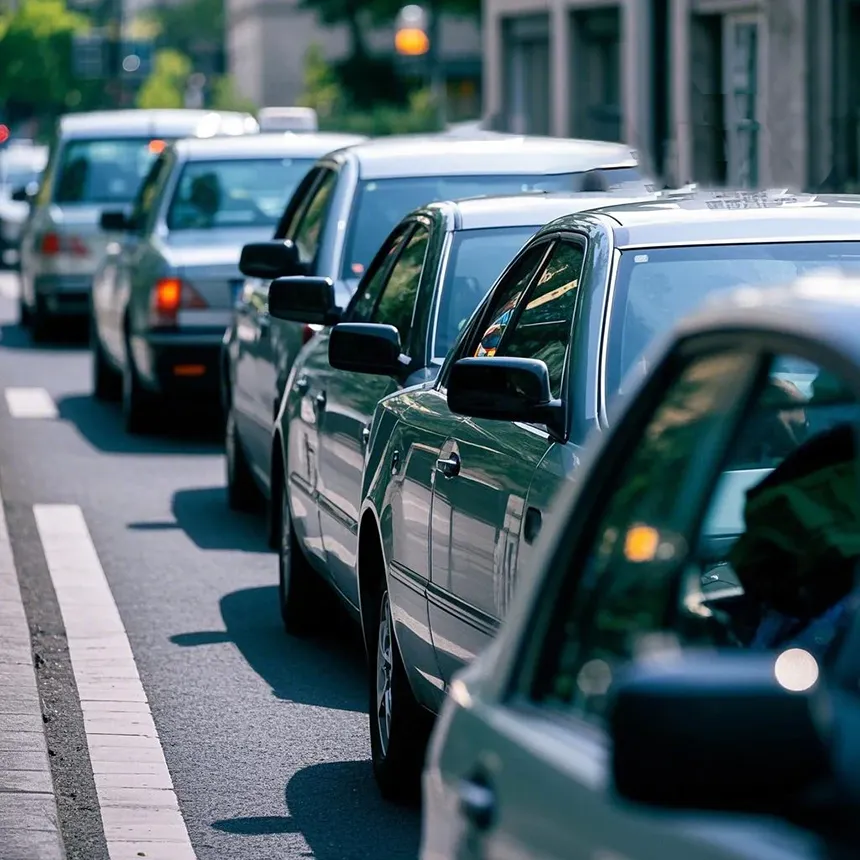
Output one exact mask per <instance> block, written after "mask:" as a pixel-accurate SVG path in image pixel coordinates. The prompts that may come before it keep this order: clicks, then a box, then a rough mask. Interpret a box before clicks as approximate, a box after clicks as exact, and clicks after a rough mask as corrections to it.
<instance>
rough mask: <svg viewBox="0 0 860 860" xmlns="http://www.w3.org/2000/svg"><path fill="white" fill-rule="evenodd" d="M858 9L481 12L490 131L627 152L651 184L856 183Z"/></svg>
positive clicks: (811, 1)
mask: <svg viewBox="0 0 860 860" xmlns="http://www.w3.org/2000/svg"><path fill="white" fill-rule="evenodd" d="M858 34H860V4H858V2H856V0H484V108H485V112H486V114H487V115H488V117H489V118H490V121H491V123H492V124H493V126H494V127H496V128H500V129H504V130H509V131H514V132H520V133H533V134H551V135H557V136H571V137H585V138H601V139H610V140H623V141H625V142H627V143H629V144H630V145H631V146H632V147H633V148H635V149H636V150H637V151H638V152H639V153H640V155H641V157H642V158H643V159H644V160H645V161H646V163H648V164H649V166H650V168H651V169H652V171H653V172H654V173H655V175H657V176H662V177H664V178H666V180H667V181H668V182H670V183H672V184H681V183H685V182H688V181H698V182H702V183H706V184H711V185H729V186H735V187H738V186H740V187H753V186H770V187H774V186H791V187H803V188H814V187H819V186H820V184H821V183H822V182H823V181H824V180H825V179H827V178H828V177H831V178H832V177H833V175H834V171H835V172H836V173H838V174H839V176H840V177H841V178H842V180H843V183H844V180H845V179H847V178H849V177H850V176H851V175H852V174H853V175H854V176H855V177H856V175H857V173H858V134H857V116H858V111H857V107H856V106H857V104H858V102H860V87H858V85H857V84H855V83H854V81H855V80H857V75H855V74H854V68H853V67H854V63H855V62H856V60H855V55H857V54H858V51H856V50H852V45H860V39H858Z"/></svg>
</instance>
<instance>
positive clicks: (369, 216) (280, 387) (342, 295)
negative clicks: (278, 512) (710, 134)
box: [222, 135, 650, 529]
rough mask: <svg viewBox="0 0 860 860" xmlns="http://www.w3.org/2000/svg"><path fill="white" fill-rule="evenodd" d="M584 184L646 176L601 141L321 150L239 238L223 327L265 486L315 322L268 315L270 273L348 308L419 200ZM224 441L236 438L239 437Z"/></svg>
mask: <svg viewBox="0 0 860 860" xmlns="http://www.w3.org/2000/svg"><path fill="white" fill-rule="evenodd" d="M583 185H588V186H589V189H588V190H591V191H594V190H597V189H596V188H595V187H594V186H598V187H599V189H602V190H609V189H610V188H611V187H616V188H618V189H620V190H621V191H623V192H624V193H626V194H627V195H628V196H636V195H644V194H647V193H648V191H649V188H650V186H649V184H648V181H647V179H646V178H645V177H643V175H642V174H641V172H640V170H639V166H638V164H637V162H636V159H635V158H634V157H633V155H632V154H631V152H630V150H629V148H627V147H625V146H623V145H621V144H615V143H595V142H594V141H579V140H561V139H555V138H529V137H514V136H510V137H506V138H504V139H492V140H491V139H486V140H466V139H455V138H444V137H442V136H439V135H428V136H420V135H407V136H403V137H388V138H379V139H376V140H370V141H367V142H365V143H361V144H357V145H355V146H350V147H347V148H344V149H342V150H340V151H338V152H332V153H330V154H328V155H327V156H325V157H324V158H322V159H320V160H319V162H318V163H317V164H316V165H315V166H314V169H313V170H312V171H311V172H310V173H309V174H308V175H307V176H306V177H305V179H304V181H303V182H302V183H301V185H300V186H299V188H298V189H297V190H296V193H295V194H294V195H293V197H292V198H291V200H290V202H289V204H288V205H287V207H286V209H285V211H284V215H283V217H282V218H281V221H280V223H279V224H278V228H277V230H276V232H275V236H274V238H273V239H272V240H271V241H269V242H264V243H258V244H252V245H248V246H246V247H245V249H244V250H243V252H242V261H241V263H240V268H241V270H242V272H243V273H244V274H245V275H246V276H248V281H247V282H246V285H245V289H244V291H243V293H242V298H241V301H240V302H239V304H238V305H237V308H236V313H235V316H234V319H233V323H232V325H231V326H230V327H229V328H228V330H227V332H226V334H225V337H224V356H223V358H224V369H223V373H222V378H223V379H224V380H225V382H226V387H225V391H224V394H225V397H226V398H227V402H226V403H225V411H226V412H227V414H228V415H229V414H232V416H233V420H234V424H233V425H231V428H229V429H230V432H234V431H235V432H236V433H237V434H238V437H237V438H239V439H240V440H241V442H240V444H241V445H242V450H244V451H245V452H246V454H247V457H248V466H249V468H250V469H251V470H252V471H253V472H254V474H256V475H257V476H258V477H259V480H260V481H261V485H262V487H263V489H264V492H265V494H266V495H267V496H268V483H269V478H270V475H271V458H272V451H273V448H272V433H273V430H274V424H275V416H276V415H277V413H278V409H279V407H280V404H281V400H282V398H283V395H284V391H285V390H286V383H287V377H288V375H289V373H290V369H291V367H292V364H293V361H294V360H295V357H296V355H297V354H298V352H299V350H300V349H301V348H302V345H303V344H304V343H306V342H307V341H308V340H309V339H310V338H311V337H312V336H313V335H314V332H315V331H316V330H317V329H318V328H319V327H318V326H316V327H314V326H311V325H308V324H302V323H296V322H285V321H283V320H272V318H271V315H270V314H269V311H268V304H267V303H268V291H269V284H270V283H271V281H272V280H273V279H274V278H278V277H282V276H291V277H293V278H298V279H300V280H299V281H296V288H297V289H301V283H302V282H301V279H305V281H304V283H306V284H307V285H308V288H309V289H315V288H318V287H319V284H320V279H328V280H329V281H331V284H332V288H333V290H334V302H335V304H336V305H337V306H338V307H339V308H341V309H343V308H346V307H347V305H348V304H349V301H350V299H351V298H352V296H353V294H354V293H355V290H356V287H357V285H358V282H359V279H360V278H361V277H362V276H363V275H364V272H365V269H366V267H367V266H368V265H369V264H370V262H371V260H373V258H374V256H375V255H376V253H377V251H378V250H379V247H380V245H381V244H382V243H383V241H385V238H386V236H387V235H388V234H389V233H390V232H391V231H392V230H393V229H394V228H395V226H396V225H397V224H398V223H399V222H400V221H401V219H403V218H404V217H406V215H408V214H409V212H411V211H412V210H413V209H416V208H417V207H419V206H423V205H425V204H427V203H431V202H433V201H436V200H456V199H459V198H464V197H472V196H475V195H500V194H518V193H522V192H528V191H561V192H568V193H569V192H580V191H584V190H586V189H585V188H583ZM500 262H502V263H503V262H504V261H500ZM314 285H316V287H314ZM227 444H228V450H230V448H229V446H230V445H232V444H233V442H232V441H231V440H227ZM275 501H276V502H277V501H278V500H277V499H276V500H275ZM276 507H277V506H276ZM277 529H280V525H279V524H278V525H277Z"/></svg>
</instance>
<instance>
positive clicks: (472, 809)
mask: <svg viewBox="0 0 860 860" xmlns="http://www.w3.org/2000/svg"><path fill="white" fill-rule="evenodd" d="M458 794H459V805H460V812H461V813H462V815H463V817H464V818H465V819H466V820H467V821H468V822H469V823H470V824H471V825H472V826H473V827H474V828H475V829H476V830H489V829H490V827H492V826H493V821H494V820H495V817H496V793H495V792H494V791H493V789H492V788H490V786H488V785H486V784H485V783H484V781H483V780H480V781H479V780H463V781H462V782H461V783H460V788H459V792H458Z"/></svg>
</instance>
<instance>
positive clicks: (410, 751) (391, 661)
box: [367, 589, 432, 804]
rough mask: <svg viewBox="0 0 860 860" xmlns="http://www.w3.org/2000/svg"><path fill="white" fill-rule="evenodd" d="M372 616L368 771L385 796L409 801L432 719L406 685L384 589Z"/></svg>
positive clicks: (415, 792) (416, 788)
mask: <svg viewBox="0 0 860 860" xmlns="http://www.w3.org/2000/svg"><path fill="white" fill-rule="evenodd" d="M368 620H370V619H368ZM372 620H373V622H374V623H375V635H374V636H373V638H372V639H371V640H370V641H369V642H368V644H369V645H370V648H369V656H370V660H369V661H368V666H367V676H368V693H369V707H368V714H369V717H370V750H371V758H372V761H373V775H374V777H375V778H376V784H377V785H378V786H379V790H380V793H381V794H382V796H383V797H384V798H385V799H386V800H389V801H392V802H394V803H404V804H414V803H416V802H417V801H419V800H420V797H421V771H422V769H423V767H424V757H425V754H426V750H427V741H428V739H429V737H430V729H431V727H432V717H431V716H430V714H429V712H428V711H426V710H425V709H424V708H422V707H421V705H420V704H419V703H418V701H417V700H416V698H415V695H414V694H413V692H412V688H411V687H410V686H409V679H408V677H407V675H406V668H405V666H404V665H403V658H402V657H401V655H400V647H399V646H398V644H397V638H396V637H395V635H394V624H393V621H392V615H391V604H390V602H389V599H388V591H387V590H386V589H383V593H382V595H381V597H380V600H379V605H378V608H377V610H376V613H375V617H374V618H373V619H372Z"/></svg>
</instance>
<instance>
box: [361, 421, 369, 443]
mask: <svg viewBox="0 0 860 860" xmlns="http://www.w3.org/2000/svg"><path fill="white" fill-rule="evenodd" d="M369 441H370V425H369V424H365V425H364V427H362V428H361V447H362V448H366V447H367V443H368V442H369Z"/></svg>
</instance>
